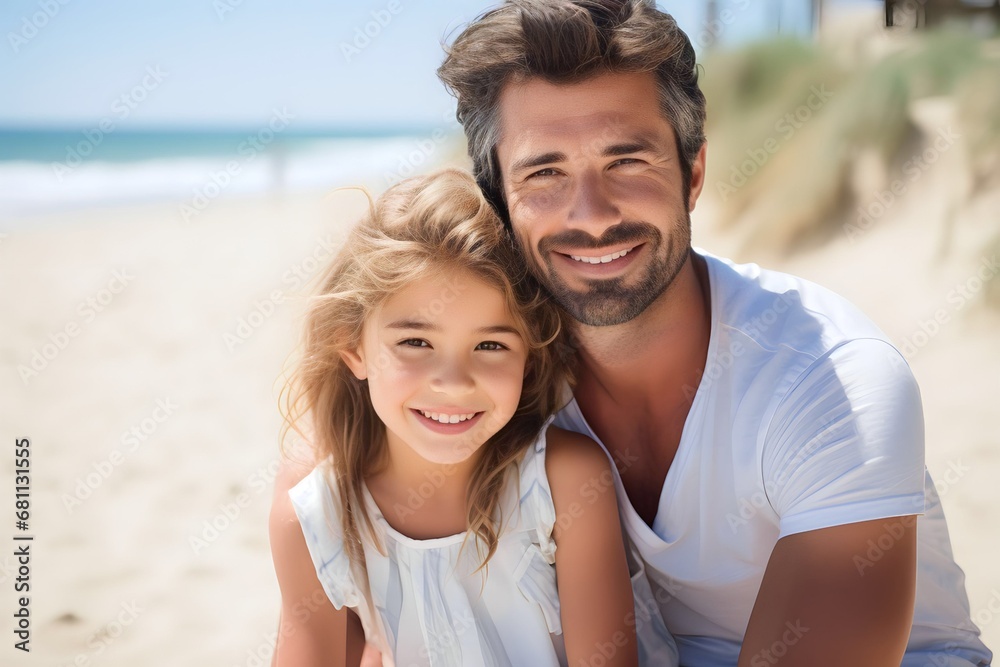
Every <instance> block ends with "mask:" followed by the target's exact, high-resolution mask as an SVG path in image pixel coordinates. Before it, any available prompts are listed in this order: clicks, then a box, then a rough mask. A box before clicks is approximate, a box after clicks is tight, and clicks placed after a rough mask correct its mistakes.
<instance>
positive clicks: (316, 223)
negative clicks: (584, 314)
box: [0, 164, 1000, 667]
mask: <svg viewBox="0 0 1000 667" xmlns="http://www.w3.org/2000/svg"><path fill="white" fill-rule="evenodd" d="M925 178H926V180H925V182H924V183H923V184H922V187H921V192H920V193H917V194H914V195H913V196H911V197H909V198H907V199H906V200H904V201H902V202H901V203H900V205H899V206H896V207H894V208H893V209H892V210H891V211H890V212H889V213H888V214H887V215H886V216H884V217H883V218H881V219H880V220H879V221H878V223H877V224H876V225H873V226H871V228H870V229H867V230H864V233H863V234H862V235H860V237H858V238H854V237H853V236H851V235H848V234H846V233H844V234H839V235H837V236H836V237H835V238H834V239H833V240H832V241H830V242H828V243H826V244H823V245H820V246H817V247H814V248H812V249H809V250H802V251H799V252H795V253H793V254H790V255H787V256H785V255H778V254H773V255H771V256H769V255H768V254H766V253H760V252H758V251H754V252H753V253H750V252H748V251H747V250H746V248H747V247H748V245H747V239H746V236H745V232H743V233H740V234H737V233H735V232H726V233H723V232H720V231H718V230H717V229H715V228H714V226H713V224H712V220H713V218H712V216H713V210H714V209H713V202H712V201H711V198H710V196H709V197H708V198H705V199H703V201H702V202H701V203H700V204H699V207H698V209H697V210H696V212H695V215H694V224H695V243H696V245H699V246H701V247H704V248H706V249H709V250H711V251H713V252H715V253H717V254H723V255H729V256H732V257H733V258H734V259H737V260H739V261H750V260H753V261H758V262H759V263H761V264H762V265H764V266H767V267H769V268H776V269H782V270H787V271H790V272H792V273H796V274H799V275H802V276H803V277H806V278H809V279H812V280H815V281H817V282H819V283H821V284H823V285H825V286H827V287H830V288H831V289H833V290H835V291H837V292H839V293H840V294H842V295H844V296H846V297H847V298H849V299H851V300H852V301H854V302H855V303H856V304H858V305H859V306H860V307H861V308H862V309H863V310H865V311H866V312H867V313H868V314H869V315H870V316H871V317H872V318H873V319H874V320H875V321H876V323H878V324H879V325H880V326H881V327H882V328H883V329H884V330H885V331H886V332H887V333H888V334H889V335H890V336H891V337H892V338H893V339H894V340H895V341H897V343H898V344H900V345H903V346H904V347H905V345H909V346H910V347H909V348H907V349H905V350H904V352H905V354H906V356H907V358H908V359H909V360H910V362H911V364H912V367H913V370H914V372H915V374H916V376H917V378H918V380H919V382H920V386H921V390H922V393H923V398H924V408H925V418H926V424H927V465H928V467H929V468H930V470H931V472H932V474H933V475H934V476H935V478H936V479H937V481H938V484H939V491H940V493H941V495H942V497H943V503H944V506H945V511H946V514H947V517H948V520H949V524H950V527H951V535H952V543H953V546H954V550H955V554H956V558H957V560H958V562H959V564H960V565H961V566H962V567H963V568H964V569H965V572H966V574H967V577H968V592H969V597H970V603H971V608H972V614H973V618H974V619H975V620H977V622H978V623H979V624H980V626H981V627H982V628H983V632H984V636H985V640H986V643H987V644H988V645H989V646H990V647H991V648H995V647H997V646H1000V641H998V640H1000V620H997V619H996V616H997V615H998V612H997V610H1000V569H998V568H997V567H996V565H995V563H996V555H995V554H996V553H998V551H1000V534H998V532H997V530H996V527H997V526H998V525H1000V504H998V502H997V500H998V499H1000V496H998V486H1000V484H998V480H1000V454H998V451H1000V447H998V445H1000V436H998V429H997V427H996V422H995V415H996V405H997V398H996V397H997V395H998V394H1000V372H998V370H1000V345H998V344H997V334H996V332H997V331H998V330H1000V315H998V313H997V310H996V309H990V308H988V307H986V306H985V305H984V304H983V303H982V302H983V289H982V286H983V281H982V280H980V281H979V287H978V288H977V289H973V287H974V285H975V282H976V281H975V280H974V278H976V276H977V275H984V276H985V273H983V272H987V273H988V271H989V269H988V267H990V266H992V267H994V268H993V270H995V269H996V258H995V257H990V256H987V255H984V250H983V247H984V245H983V243H984V239H985V236H984V235H985V234H986V230H987V229H988V228H990V226H989V225H986V224H980V223H981V222H982V221H984V220H986V221H988V220H990V219H991V216H993V215H994V213H991V212H993V211H996V210H1000V197H998V196H997V194H996V193H993V194H989V193H987V194H984V195H981V196H979V197H978V198H975V199H972V200H970V201H969V202H968V203H967V204H966V205H965V206H964V208H962V209H961V211H960V214H959V217H958V220H957V222H956V223H955V226H954V230H953V232H954V233H953V234H952V236H951V238H952V239H953V243H952V244H951V248H950V250H949V251H948V252H947V253H946V254H945V255H944V256H942V254H941V244H940V242H939V241H940V238H941V234H942V233H943V231H942V223H941V222H940V219H941V216H939V215H937V214H936V213H935V212H934V211H933V210H932V209H931V208H930V207H931V206H933V205H935V204H934V203H935V202H936V201H938V199H939V198H938V197H936V194H935V193H936V192H937V190H935V188H944V187H947V186H948V181H947V179H948V178H949V172H948V167H947V165H946V164H942V165H939V166H936V167H935V168H934V169H933V170H932V171H930V172H929V173H928V174H927V175H926V177H925ZM364 205H365V201H364V199H363V197H362V196H361V195H359V194H358V193H356V192H338V193H335V194H333V195H332V196H325V195H324V193H315V194H298V195H295V196H287V197H283V198H277V197H263V198H254V199H230V200H220V201H217V202H214V203H213V204H212V205H211V206H210V207H208V208H207V209H206V210H205V211H203V212H202V213H201V214H200V215H198V216H197V217H196V218H195V219H193V220H191V221H190V222H185V221H184V220H183V219H182V216H181V215H180V212H179V209H178V206H177V205H169V204H156V205H148V206H136V207H128V208H117V209H109V210H91V211H86V212H76V213H67V214H61V215H54V216H51V217H50V218H47V219H44V220H35V221H32V223H31V225H28V224H17V225H12V227H11V229H17V230H19V231H11V232H9V233H8V234H7V235H5V236H0V284H2V285H3V290H2V291H0V312H2V313H3V316H2V318H0V359H2V365H3V373H2V374H0V396H2V397H3V399H4V400H3V401H2V402H0V424H3V437H4V438H5V440H7V449H8V453H7V454H5V455H4V456H5V458H6V460H5V461H4V463H3V466H2V468H0V469H2V471H3V472H2V474H0V489H2V491H0V493H2V497H3V498H4V499H5V501H4V502H7V499H9V498H11V497H12V485H13V475H12V472H11V465H10V463H9V461H10V456H11V453H10V445H11V444H12V441H13V440H14V439H15V438H29V439H30V442H31V444H30V450H31V471H32V489H31V493H32V509H31V520H30V529H29V531H28V532H29V533H30V534H32V535H34V541H33V542H32V545H31V586H32V597H31V607H30V609H31V622H32V629H33V636H32V644H31V648H32V652H31V654H30V657H28V656H25V655H22V654H20V653H19V652H15V651H14V650H13V649H12V648H11V647H10V643H11V642H9V641H7V642H5V645H4V647H3V648H2V649H0V662H2V663H3V664H5V665H46V666H50V665H51V666H56V665H59V666H62V665H81V666H83V665H103V666H107V667H117V666H124V665H143V666H144V667H161V666H162V667H166V666H174V665H213V666H214V665H226V666H233V667H235V666H237V665H243V666H247V667H252V666H254V665H266V664H270V654H271V647H272V644H273V641H274V635H275V631H276V622H277V612H278V601H279V596H278V589H277V585H276V582H275V579H274V575H273V571H272V568H271V561H270V553H269V550H268V538H267V514H268V508H269V505H270V494H271V487H272V481H273V475H274V472H275V470H276V467H277V462H278V456H279V455H278V432H279V427H280V415H279V412H278V409H277V397H278V391H279V389H280V379H279V378H280V374H281V371H282V366H283V364H284V363H285V360H286V357H287V356H288V354H289V353H290V351H291V350H292V348H293V346H294V343H295V338H296V335H297V329H296V324H297V323H296V317H297V315H298V314H299V313H300V308H301V299H300V298H299V296H300V295H301V294H302V292H303V288H304V287H305V285H306V281H307V280H308V278H309V277H310V276H313V275H315V273H316V271H317V270H318V269H319V267H320V266H321V265H322V263H323V262H324V260H325V259H326V258H328V257H329V254H330V253H331V252H333V251H334V250H335V249H336V247H337V243H338V239H339V238H341V235H342V234H343V232H344V230H345V229H346V228H347V227H348V226H349V225H350V224H351V222H352V221H353V220H354V218H355V217H356V216H357V215H358V213H359V212H360V211H361V210H362V208H363V206H364ZM849 220H850V219H849V218H845V224H847V223H848V222H849ZM992 228H993V229H995V227H992ZM991 262H992V263H991ZM984 267H987V268H984ZM989 278H992V275H990V276H989ZM958 285H966V286H967V288H968V290H969V292H970V294H969V297H968V298H967V299H966V298H964V297H963V298H962V300H961V301H958V300H956V299H954V298H949V295H950V294H952V291H953V290H954V289H955V288H956V286H958ZM940 312H943V313H944V317H943V318H942V317H941V316H940ZM12 531H13V529H10V530H8V533H10V532H12ZM7 537H8V538H9V535H8V536H7ZM4 553H5V555H4V556H0V587H2V590H3V591H4V594H3V595H2V596H0V612H2V615H3V618H4V621H3V623H2V624H0V627H2V628H3V632H4V636H6V637H8V638H9V637H10V636H11V635H10V629H11V625H12V622H11V619H12V614H13V611H14V599H13V596H12V594H11V593H10V591H11V587H12V577H14V576H15V567H14V561H13V558H12V556H11V555H10V554H9V550H8V549H6V548H5V549H4Z"/></svg>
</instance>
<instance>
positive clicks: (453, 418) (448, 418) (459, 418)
mask: <svg viewBox="0 0 1000 667" xmlns="http://www.w3.org/2000/svg"><path fill="white" fill-rule="evenodd" d="M420 414H422V415H423V416H424V417H427V418H428V419H433V420H434V421H436V422H441V423H442V424H457V423H459V422H464V421H468V420H470V419H472V418H473V417H475V416H476V414H478V413H475V412H470V413H469V414H467V415H442V414H438V413H437V412H427V411H426V410H421V411H420Z"/></svg>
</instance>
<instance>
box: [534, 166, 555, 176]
mask: <svg viewBox="0 0 1000 667" xmlns="http://www.w3.org/2000/svg"><path fill="white" fill-rule="evenodd" d="M555 175H556V170H555V169H552V168H548V169H539V170H538V171H536V172H535V173H533V174H532V175H531V177H532V178H534V177H535V176H555Z"/></svg>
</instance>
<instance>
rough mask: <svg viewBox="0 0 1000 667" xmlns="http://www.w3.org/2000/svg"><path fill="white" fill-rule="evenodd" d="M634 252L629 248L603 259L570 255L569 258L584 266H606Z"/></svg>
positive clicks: (605, 256)
mask: <svg viewBox="0 0 1000 667" xmlns="http://www.w3.org/2000/svg"><path fill="white" fill-rule="evenodd" d="M633 250H635V248H629V249H628V250H622V251H621V252H614V253H611V254H610V255H604V256H603V257H582V256H580V255H570V257H571V258H573V259H575V260H576V261H578V262H583V263H585V264H607V263H608V262H613V261H615V260H616V259H618V258H619V257H624V256H625V255H627V254H629V253H630V252H632V251H633Z"/></svg>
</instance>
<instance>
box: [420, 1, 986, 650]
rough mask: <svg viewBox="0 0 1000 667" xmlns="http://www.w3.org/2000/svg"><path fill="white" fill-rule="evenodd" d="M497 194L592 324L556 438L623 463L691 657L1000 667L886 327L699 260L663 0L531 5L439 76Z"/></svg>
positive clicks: (685, 97)
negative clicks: (971, 597) (563, 432)
mask: <svg viewBox="0 0 1000 667" xmlns="http://www.w3.org/2000/svg"><path fill="white" fill-rule="evenodd" d="M439 75H440V76H441V78H442V80H443V81H444V82H445V84H446V85H447V86H448V87H449V88H450V89H451V91H452V92H453V93H454V94H455V95H456V97H457V98H458V117H459V120H460V121H461V122H462V124H463V126H464V129H465V132H466V135H467V137H468V141H469V152H470V155H471V156H472V158H473V162H474V170H475V173H476V177H477V179H478V181H479V182H480V184H481V186H482V187H483V189H484V191H485V192H486V193H487V196H488V197H489V198H490V200H491V202H492V203H493V204H494V205H495V206H496V208H497V209H498V211H500V213H501V216H502V217H504V219H505V220H506V221H507V222H508V223H509V224H510V228H511V230H512V232H513V234H514V236H515V237H516V239H517V241H518V242H519V244H520V246H521V248H522V249H523V251H524V253H525V255H526V257H527V258H528V261H529V264H530V265H531V266H532V268H533V271H534V272H535V273H536V274H537V276H538V277H539V279H540V280H541V281H542V282H543V283H544V284H545V285H546V287H547V288H548V289H549V291H550V292H551V294H552V295H553V297H554V298H555V300H556V301H557V302H558V303H559V304H560V305H561V306H562V307H563V308H564V309H565V310H566V311H567V313H568V314H569V315H570V316H571V318H572V320H574V325H573V330H572V333H573V335H574V339H575V342H576V344H577V346H578V349H577V356H578V358H579V362H580V367H579V371H578V383H577V385H576V387H575V390H574V399H573V401H572V402H571V403H570V404H569V405H568V406H567V407H566V408H565V409H564V410H563V411H562V413H561V414H560V417H559V420H558V421H557V422H556V423H557V424H558V425H561V426H563V427H564V428H569V429H573V430H576V431H580V432H583V433H586V434H588V435H590V436H591V437H594V438H595V439H596V440H598V441H599V442H601V443H602V444H603V446H604V447H605V449H606V450H607V452H608V453H609V455H610V456H611V457H612V458H613V459H614V461H615V462H616V464H617V467H618V472H619V474H620V475H619V478H618V479H616V485H617V488H618V493H619V496H620V500H621V510H622V515H623V523H624V525H625V526H626V528H627V529H628V533H629V536H630V538H631V539H632V541H633V542H634V543H635V546H636V548H637V550H638V552H639V554H640V555H641V557H642V562H643V565H644V567H645V570H646V575H647V577H648V579H649V580H650V583H651V584H652V587H653V591H654V593H653V598H654V599H653V600H649V601H643V600H637V606H638V605H649V606H655V607H656V609H658V611H659V612H660V613H661V614H662V616H663V618H664V619H665V620H666V623H667V626H668V628H669V629H670V630H671V631H672V632H673V633H674V634H675V635H676V638H677V642H678V645H679V647H680V652H681V662H682V664H685V665H696V666H699V667H700V666H705V665H739V666H740V667H756V666H757V665H771V664H776V663H777V662H778V661H780V662H781V664H782V665H788V666H792V665H809V666H811V667H815V666H819V665H830V666H836V667H841V666H851V667H859V666H867V665H871V666H872V667H875V666H878V667H884V666H886V665H898V664H900V663H901V662H902V664H903V665H907V666H909V665H912V666H914V667H915V666H917V665H956V666H957V665H964V666H967V665H987V664H989V662H990V660H991V658H992V656H991V653H990V652H989V650H988V649H987V648H986V647H985V646H984V645H983V644H982V642H981V641H980V640H979V638H978V635H979V631H978V629H977V628H976V627H975V625H974V624H973V623H972V622H971V620H970V614H969V605H968V599H967V596H966V594H965V590H964V576H963V574H962V571H961V570H960V569H959V567H958V566H957V565H956V564H955V562H954V559H953V557H952V552H951V547H950V543H949V538H948V533H947V527H946V525H945V520H944V515H943V513H942V510H941V505H940V502H939V500H938V498H937V495H936V493H935V491H934V486H933V484H932V482H931V480H930V477H929V476H928V475H927V474H926V472H925V468H924V460H923V455H924V449H923V447H924V443H923V420H922V413H921V405H920V396H919V391H918V389H917V386H916V384H915V382H914V380H913V377H912V375H911V373H910V371H909V368H908V366H907V364H906V362H905V361H904V359H903V358H902V356H901V355H900V354H899V352H898V351H897V350H896V349H895V348H894V347H893V346H892V345H891V344H890V343H889V341H888V340H887V338H886V336H885V335H884V334H883V333H882V332H881V331H879V330H878V328H877V327H875V325H874V324H872V323H871V322H870V321H869V320H868V319H867V318H866V317H865V316H863V315H862V314H861V313H860V312H859V311H857V310H856V309H855V308H854V307H853V306H851V305H850V304H849V303H847V302H845V301H844V300H843V299H841V298H839V297H838V296H836V295H834V294H832V293H831V292H829V291H827V290H825V289H823V288H821V287H819V286H816V285H814V284H811V283H808V282H806V281H803V280H800V279H797V278H795V277H792V276H788V275H784V274H780V273H776V272H771V271H766V270H762V269H760V268H759V267H757V266H755V265H734V264H732V263H730V262H728V261H726V260H724V259H721V258H718V257H714V256H712V255H710V254H709V253H706V252H702V251H700V250H698V251H696V250H693V249H692V248H691V245H690V238H691V237H690V220H689V213H690V211H691V210H693V209H694V206H695V203H696V202H697V199H698V196H699V194H700V192H701V190H702V187H703V185H704V179H705V140H704V134H703V125H704V117H705V101H704V97H703V96H702V94H701V92H700V91H699V89H698V85H697V72H696V69H695V55H694V51H693V49H692V46H691V44H690V42H689V40H688V38H687V37H686V35H684V33H683V32H681V31H680V30H679V29H678V27H677V25H676V23H675V22H674V20H673V19H672V18H671V17H670V16H669V15H667V14H665V13H662V12H660V11H658V10H656V8H655V3H654V2H652V1H651V0H513V1H511V2H507V3H505V4H504V5H502V6H501V7H499V8H498V9H496V10H494V11H491V12H489V13H487V14H485V15H484V16H482V17H481V18H480V19H479V20H477V21H476V22H474V23H473V24H471V25H470V26H469V27H468V28H467V29H466V30H465V31H464V32H463V33H462V34H461V35H459V37H458V38H457V39H456V40H455V42H454V44H453V46H452V47H451V49H450V50H449V53H448V56H447V59H446V60H445V62H444V64H443V65H442V67H441V69H440V70H439Z"/></svg>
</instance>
